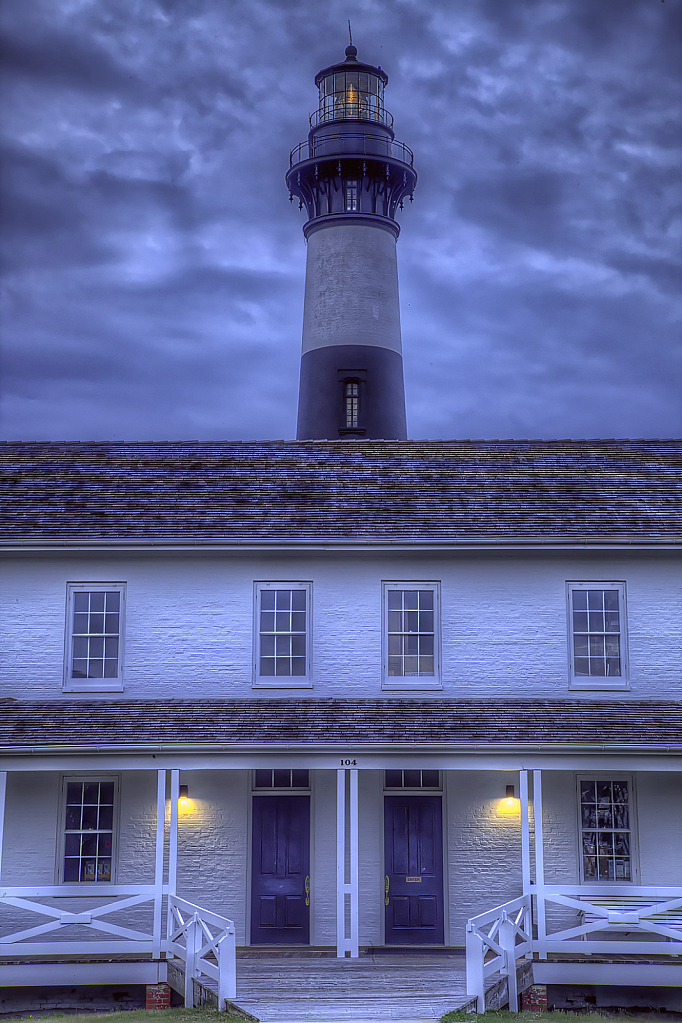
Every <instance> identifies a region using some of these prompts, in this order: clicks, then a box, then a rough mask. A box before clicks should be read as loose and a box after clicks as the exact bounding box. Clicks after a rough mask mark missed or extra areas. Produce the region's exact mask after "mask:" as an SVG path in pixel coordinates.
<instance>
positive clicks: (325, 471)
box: [0, 440, 682, 544]
mask: <svg viewBox="0 0 682 1023" xmlns="http://www.w3.org/2000/svg"><path fill="white" fill-rule="evenodd" d="M0 485H1V486H2V488H3V495H4V496H3V502H2V504H3V510H2V515H1V517H0V541H2V542H5V543H33V542H51V541H54V542H60V543H69V542H78V543H83V542H86V543H87V542H88V541H90V542H97V541H100V540H101V541H103V542H106V543H115V542H118V541H123V540H126V541H129V542H130V541H132V542H139V543H144V542H150V543H171V544H172V543H211V542H215V543H249V542H251V543H253V542H255V543H282V542H316V541H319V542H334V541H343V540H353V541H356V542H365V543H382V542H387V541H393V542H396V541H405V542H410V543H420V542H425V541H428V542H432V543H433V542H448V543H450V542H474V543H476V542H495V543H499V542H534V541H540V542H558V543H562V542H596V541H607V542H633V541H636V542H637V541H638V542H645V543H646V542H660V541H667V542H679V541H680V539H681V538H682V442H680V441H657V440H636V441H633V440H622V441H611V440H596V441H412V442H393V441H360V442H347V441H337V442H334V441H320V442H311V441H303V442H298V441H290V442H285V441H275V442H260V441H259V442H249V443H240V442H221V443H217V442H165V443H151V442H150V443H146V442H145V443H5V444H0Z"/></svg>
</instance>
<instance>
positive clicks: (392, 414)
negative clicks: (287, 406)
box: [296, 345, 407, 440]
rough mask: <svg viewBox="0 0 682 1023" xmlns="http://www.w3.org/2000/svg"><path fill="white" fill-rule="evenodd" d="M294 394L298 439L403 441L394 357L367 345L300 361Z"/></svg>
mask: <svg viewBox="0 0 682 1023" xmlns="http://www.w3.org/2000/svg"><path fill="white" fill-rule="evenodd" d="M354 385H355V386H354ZM299 394H300V397H299V404H298V428H297V431H296V436H297V438H298V440H320V439H327V440H338V439H342V440H343V439H347V440H352V439H353V438H356V439H361V438H363V437H368V438H374V439H382V440H406V439H407V426H406V423H405V389H404V384H403V360H402V357H401V356H400V355H399V354H398V352H391V351H389V349H388V348H377V347H375V346H370V345H328V346H326V347H325V348H315V349H313V350H312V351H310V352H306V353H305V355H303V357H302V358H301V386H300V392H299Z"/></svg>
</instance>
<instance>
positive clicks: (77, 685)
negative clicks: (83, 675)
mask: <svg viewBox="0 0 682 1023" xmlns="http://www.w3.org/2000/svg"><path fill="white" fill-rule="evenodd" d="M62 692H64V693H122V692H123V680H122V679H115V678H112V679H108V680H107V681H106V682H102V683H98V682H97V681H96V680H95V679H91V680H89V681H88V682H87V683H85V684H84V683H83V682H74V680H73V679H69V681H68V682H65V683H64V685H63V686H62Z"/></svg>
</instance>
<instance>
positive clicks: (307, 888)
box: [305, 874, 310, 906]
mask: <svg viewBox="0 0 682 1023" xmlns="http://www.w3.org/2000/svg"><path fill="white" fill-rule="evenodd" d="M305 904H306V906H309V905H310V874H308V876H307V877H306V879H305Z"/></svg>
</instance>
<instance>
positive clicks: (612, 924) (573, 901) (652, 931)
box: [466, 885, 682, 1012]
mask: <svg viewBox="0 0 682 1023" xmlns="http://www.w3.org/2000/svg"><path fill="white" fill-rule="evenodd" d="M549 905H553V906H558V907H562V908H563V910H564V911H571V910H573V911H574V913H575V920H576V923H575V924H572V925H570V926H566V914H565V912H563V913H561V916H562V917H563V921H562V923H560V924H559V925H558V927H557V929H555V930H550V931H548V930H547V916H548V914H547V908H548V906H549ZM531 909H533V910H534V916H535V919H536V920H537V937H536V938H534V937H533V933H532V917H531ZM596 933H599V934H600V935H601V934H603V933H606V935H608V937H605V938H604V937H598V938H594V937H591V935H594V934H596ZM640 936H641V937H640ZM550 953H562V954H564V955H571V956H573V957H581V958H582V957H583V956H584V957H588V956H591V955H593V954H595V953H597V954H599V953H603V954H607V955H608V954H613V953H617V954H618V955H619V956H624V955H633V956H641V955H656V956H659V955H670V956H679V955H680V954H682V888H679V887H676V888H667V887H666V888H656V887H650V886H640V885H608V886H607V885H542V886H536V885H532V891H531V893H530V894H529V895H523V896H521V897H520V898H518V899H514V900H512V901H511V902H506V903H505V904H504V905H502V906H496V907H495V909H491V910H489V911H488V912H487V913H481V914H479V915H478V916H475V917H472V919H471V920H469V922H468V923H467V934H466V975H467V994H468V995H470V996H471V997H475V998H476V999H477V1011H478V1012H483V1011H484V1010H485V984H486V980H487V979H488V978H489V977H491V976H492V975H493V974H496V973H498V974H499V975H500V976H501V977H507V982H508V988H509V1009H510V1011H511V1012H515V1011H516V1009H517V994H518V991H517V982H516V960H517V959H518V958H519V957H520V956H527V957H529V958H530V957H532V956H533V955H537V957H538V958H539V959H546V958H547V955H548V954H550Z"/></svg>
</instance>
